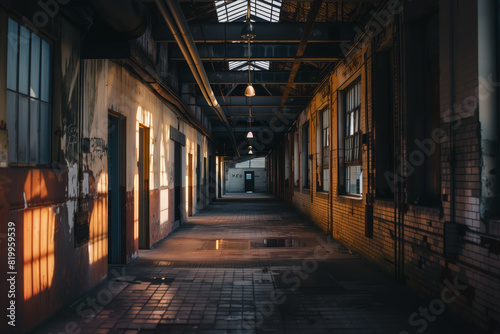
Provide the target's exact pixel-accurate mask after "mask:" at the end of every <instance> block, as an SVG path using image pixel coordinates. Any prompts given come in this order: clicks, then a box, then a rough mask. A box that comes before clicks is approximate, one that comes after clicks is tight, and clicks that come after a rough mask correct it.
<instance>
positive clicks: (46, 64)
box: [40, 40, 50, 102]
mask: <svg viewBox="0 0 500 334" xmlns="http://www.w3.org/2000/svg"><path fill="white" fill-rule="evenodd" d="M41 74H42V80H41V86H42V87H41V94H40V95H41V99H42V101H44V102H49V99H50V45H49V43H47V42H46V41H44V40H42V68H41Z"/></svg>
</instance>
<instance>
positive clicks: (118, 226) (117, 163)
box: [108, 114, 125, 263]
mask: <svg viewBox="0 0 500 334" xmlns="http://www.w3.org/2000/svg"><path fill="white" fill-rule="evenodd" d="M123 123H124V120H123V119H120V118H119V117H117V116H115V115H112V114H109V115H108V262H109V263H123V261H124V256H123V255H124V246H123V245H124V240H123V237H124V230H125V229H124V226H123V225H124V224H123V222H124V218H125V216H124V213H123V211H124V207H123V206H122V203H123V198H124V194H123V190H124V175H125V171H124V167H125V164H123V162H124V161H125V159H124V154H125V147H124V146H123V144H122V143H123V142H124V141H123V140H122V139H123V137H124V131H123Z"/></svg>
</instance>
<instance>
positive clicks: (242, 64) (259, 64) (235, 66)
mask: <svg viewBox="0 0 500 334" xmlns="http://www.w3.org/2000/svg"><path fill="white" fill-rule="evenodd" d="M269 64H270V62H269V61H252V65H251V67H250V70H252V71H267V70H269ZM229 70H231V71H248V61H245V60H241V61H229Z"/></svg>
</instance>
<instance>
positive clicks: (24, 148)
mask: <svg viewBox="0 0 500 334" xmlns="http://www.w3.org/2000/svg"><path fill="white" fill-rule="evenodd" d="M18 140H19V147H18V151H17V154H18V155H17V162H19V163H28V158H29V99H28V98H27V97H24V96H19V126H18Z"/></svg>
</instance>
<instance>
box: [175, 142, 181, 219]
mask: <svg viewBox="0 0 500 334" xmlns="http://www.w3.org/2000/svg"><path fill="white" fill-rule="evenodd" d="M174 143H175V144H174V221H177V220H180V219H181V187H182V156H181V144H179V143H178V142H174Z"/></svg>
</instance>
